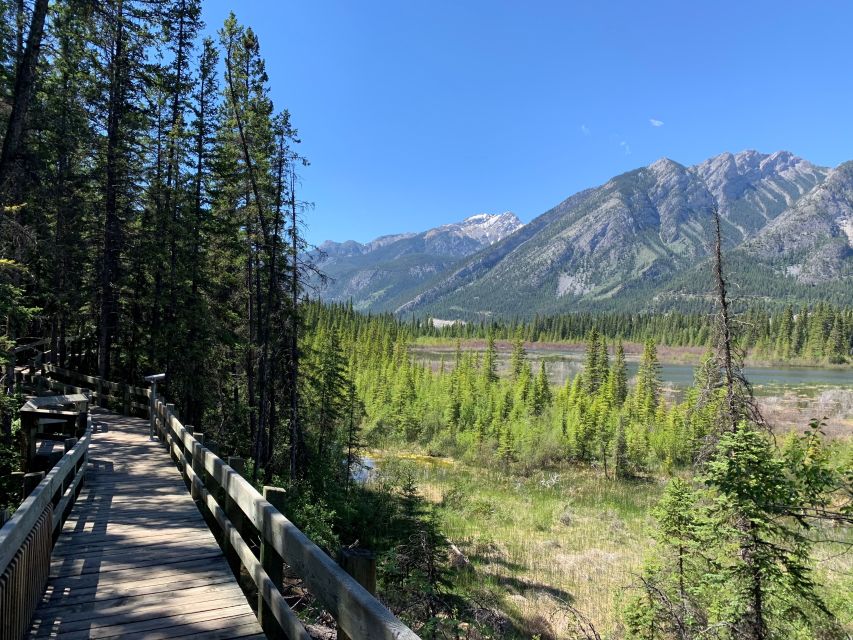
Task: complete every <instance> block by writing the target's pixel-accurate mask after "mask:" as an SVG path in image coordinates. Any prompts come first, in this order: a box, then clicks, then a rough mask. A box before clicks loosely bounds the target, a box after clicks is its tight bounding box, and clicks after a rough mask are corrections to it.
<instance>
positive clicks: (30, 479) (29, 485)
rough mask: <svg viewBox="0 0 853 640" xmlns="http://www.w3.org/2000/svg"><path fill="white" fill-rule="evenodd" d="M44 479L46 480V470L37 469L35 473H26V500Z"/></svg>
mask: <svg viewBox="0 0 853 640" xmlns="http://www.w3.org/2000/svg"><path fill="white" fill-rule="evenodd" d="M42 480H44V471H36V472H35V473H27V474H25V475H24V500H26V499H27V496H29V495H30V494H31V493H32V492H33V491H34V490H35V488H36V487H37V486H39V482H41V481H42Z"/></svg>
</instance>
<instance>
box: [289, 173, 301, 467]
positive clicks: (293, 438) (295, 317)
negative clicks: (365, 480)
mask: <svg viewBox="0 0 853 640" xmlns="http://www.w3.org/2000/svg"><path fill="white" fill-rule="evenodd" d="M298 225H299V216H298V215H297V211H296V169H295V168H292V169H291V174H290V226H291V229H290V233H291V236H290V242H291V246H290V253H291V256H290V259H291V260H292V261H293V273H292V274H291V279H290V304H291V310H290V354H289V355H290V357H289V359H288V366H289V368H290V376H289V377H290V380H289V383H290V481H291V482H295V481H296V480H299V479H300V478H301V477H302V474H303V472H304V469H303V463H304V457H305V444H304V440H303V434H302V425H301V423H300V421H299V227H298Z"/></svg>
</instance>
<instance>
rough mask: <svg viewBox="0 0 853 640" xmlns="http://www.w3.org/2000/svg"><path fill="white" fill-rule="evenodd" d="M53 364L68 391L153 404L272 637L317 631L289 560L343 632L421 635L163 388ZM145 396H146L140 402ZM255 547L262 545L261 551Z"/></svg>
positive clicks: (153, 414) (365, 638)
mask: <svg viewBox="0 0 853 640" xmlns="http://www.w3.org/2000/svg"><path fill="white" fill-rule="evenodd" d="M45 372H46V374H48V375H50V376H51V378H55V379H56V380H61V381H62V382H56V380H54V382H53V384H54V385H56V386H55V387H54V388H55V389H56V390H60V387H61V390H63V392H69V391H75V392H78V393H79V392H81V390H91V389H95V390H96V391H95V396H94V398H103V399H104V400H105V401H109V400H110V399H112V400H117V399H119V398H121V399H122V400H125V399H126V398H127V397H128V396H130V401H129V402H127V401H123V402H122V403H120V404H119V406H122V405H124V406H129V407H130V409H131V410H135V411H141V410H143V409H144V410H145V412H146V413H147V414H148V417H149V420H150V421H151V430H152V433H153V434H154V435H156V436H157V437H158V438H159V439H160V441H161V442H162V443H163V445H164V446H165V447H167V448H168V450H169V452H170V454H171V455H172V458H173V460H174V461H175V463H176V465H177V466H178V468H179V469H180V471H181V473H182V475H183V476H184V479H185V481H186V483H187V486H188V488H189V489H190V492H191V493H192V496H193V498H194V499H195V500H196V502H197V504H198V505H199V509H200V510H201V511H202V513H204V514H205V517H206V519H207V521H208V524H209V525H210V527H211V529H212V530H213V532H214V533H215V534H218V538H219V542H220V545H221V546H222V548H223V550H224V552H225V555H226V558H227V559H228V561H229V564H231V567H232V569H233V570H234V571H235V572H237V573H239V571H240V568H241V567H242V568H244V569H245V570H246V572H247V573H248V574H249V575H250V576H251V578H252V581H253V582H254V584H255V585H256V586H257V589H258V607H257V611H258V619H259V621H260V622H261V625H262V627H263V629H264V631H265V632H266V633H267V634H268V636H269V637H271V638H276V637H287V638H290V640H297V639H299V640H310V637H311V636H310V635H309V634H308V632H307V631H306V630H305V628H304V626H303V625H302V622H301V621H300V620H299V618H298V617H297V616H296V614H295V613H294V612H293V610H292V609H291V608H290V606H289V605H288V603H287V601H286V600H285V599H284V597H283V596H282V594H281V590H280V589H281V586H282V575H283V566H284V564H287V566H288V567H290V569H291V570H292V571H293V572H294V573H295V574H296V575H298V576H300V577H301V578H302V580H303V581H304V583H305V585H306V586H307V588H308V590H309V591H310V592H311V593H312V594H313V595H314V596H315V597H316V598H317V600H318V601H319V602H320V603H321V604H322V606H323V607H324V608H325V609H326V611H328V612H329V613H330V614H331V615H332V617H333V618H334V619H335V620H336V622H337V624H338V629H339V631H341V632H343V633H340V634H339V637H344V634H346V635H347V636H348V637H349V638H352V640H417V639H418V636H417V635H416V634H415V633H414V632H413V631H412V630H411V629H409V628H408V627H407V626H406V625H405V624H403V623H402V622H401V621H400V620H399V619H398V618H396V617H395V616H394V614H392V613H391V612H390V611H389V610H388V609H387V608H386V607H385V606H384V605H383V604H382V603H380V602H379V601H378V600H377V599H376V598H375V597H374V596H373V595H372V594H371V593H370V592H368V591H367V589H365V588H364V587H363V586H362V585H360V584H359V583H358V582H357V581H356V580H355V579H354V578H353V577H352V576H350V575H349V574H348V573H347V572H346V571H344V570H343V569H342V568H341V567H340V566H339V565H338V564H337V563H336V562H335V561H334V560H333V559H332V558H330V557H329V556H328V555H327V554H326V553H325V552H324V551H323V550H322V549H320V548H319V547H318V546H317V545H316V544H314V543H313V542H312V541H311V540H310V539H309V538H308V537H307V536H306V535H305V534H304V533H302V532H301V531H300V530H299V529H298V528H297V527H296V525H294V524H293V523H292V522H291V521H290V520H288V519H287V518H286V517H285V516H284V515H283V514H282V513H281V512H280V511H279V509H278V508H276V506H274V505H273V504H272V502H273V501H274V502H276V504H278V505H279V506H282V503H283V501H284V500H286V494H285V493H284V491H283V490H282V489H279V488H277V487H265V488H264V495H261V493H259V492H258V491H257V490H256V489H255V487H253V486H252V485H251V484H250V483H249V482H248V481H247V480H246V479H244V478H243V477H242V476H241V475H240V473H239V472H238V470H235V469H234V468H233V467H232V466H231V465H229V464H226V462H224V461H223V460H222V459H220V458H219V457H218V456H217V455H216V454H215V453H214V452H213V451H211V449H210V448H209V447H206V446H205V439H204V435H203V434H202V433H200V432H197V431H196V430H195V429H194V428H193V427H192V426H190V425H184V424H182V423H181V422H180V420H179V419H178V415H177V411H176V410H175V407H174V405H171V404H167V403H165V402H164V401H163V399H162V398H161V397H159V396H158V395H157V394H156V390H153V391H152V390H148V389H143V388H140V387H133V386H130V385H124V384H119V383H114V382H107V381H104V380H101V379H99V378H95V377H92V376H84V375H81V374H78V373H76V372H73V371H68V370H65V369H59V368H58V367H55V366H52V365H45ZM71 383H76V384H79V385H81V386H80V387H75V386H72V384H71ZM104 390H106V391H104ZM109 392H119V394H120V395H119V396H117V395H116V394H110V393H109ZM94 398H93V399H94ZM143 398H144V399H145V400H146V402H145V404H143V403H142V402H139V400H141V399H143ZM229 460H230V459H229ZM255 541H257V542H258V544H255ZM253 547H257V548H258V553H256V552H255V551H254V550H253Z"/></svg>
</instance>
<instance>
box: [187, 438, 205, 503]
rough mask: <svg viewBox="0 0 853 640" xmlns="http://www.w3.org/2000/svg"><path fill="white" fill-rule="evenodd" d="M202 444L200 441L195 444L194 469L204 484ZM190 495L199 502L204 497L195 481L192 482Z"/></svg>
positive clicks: (193, 452) (193, 451)
mask: <svg viewBox="0 0 853 640" xmlns="http://www.w3.org/2000/svg"><path fill="white" fill-rule="evenodd" d="M201 446H202V445H201V443H200V442H199V443H197V444H194V445H193V450H192V456H193V462H192V469H193V473H195V474H196V476H198V479H199V480H201V483H202V484H204V463H203V461H202V459H201ZM190 495H191V496H192V498H193V500H195V501H196V502H199V501H201V500H202V499H203V498H202V494H201V493H200V492H199V488H198V485H196V483H195V482H193V483H191V485H190Z"/></svg>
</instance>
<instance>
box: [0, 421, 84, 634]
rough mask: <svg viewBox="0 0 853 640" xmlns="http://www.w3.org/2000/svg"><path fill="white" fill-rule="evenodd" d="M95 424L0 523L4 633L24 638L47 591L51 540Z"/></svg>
mask: <svg viewBox="0 0 853 640" xmlns="http://www.w3.org/2000/svg"><path fill="white" fill-rule="evenodd" d="M91 438H92V427H91V425H90V426H89V427H88V428H87V429H86V433H85V435H84V436H83V437H82V438H81V439H80V440H79V441H76V439H70V441H69V442H67V443H66V444H67V445H71V444H72V443H73V446H72V447H71V448H70V449H69V450H68V451H67V452H66V453H65V455H64V456H63V457H62V458H61V459H60V460H59V462H58V463H57V464H56V465H55V466H54V467H53V469H51V471H50V473H48V474H47V476H46V477H45V478H44V479H42V481H41V482H40V483H39V484H38V485H37V486H36V487H35V488H34V489H33V490H32V492H31V493H30V494H29V495H28V496H27V497H26V498H25V499H24V502H23V503H22V504H21V506H20V507H18V510H17V511H15V514H14V515H13V516H12V518H11V519H10V520H9V521H8V522H6V523H5V524H3V526H2V527H0V638H2V639H3V640H5V639H6V638H9V639H13V638H21V637H23V636H24V635H25V633H26V630H27V628H28V625H29V622H30V618H31V617H32V615H33V613H34V612H35V610H36V607H37V605H38V603H39V601H40V600H41V597H42V594H43V593H44V589H45V585H46V584H47V579H48V575H49V573H50V555H51V550H52V548H53V543H54V542H55V541H56V539H57V538H58V536H59V532H60V531H61V530H62V525H63V523H64V522H65V518H66V517H67V516H68V514H69V513H70V511H71V506H72V505H73V503H74V500H75V499H76V497H77V495H78V494H79V491H80V485H81V483H82V482H83V478H84V477H85V475H86V465H87V459H88V449H89V442H90V441H91Z"/></svg>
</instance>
